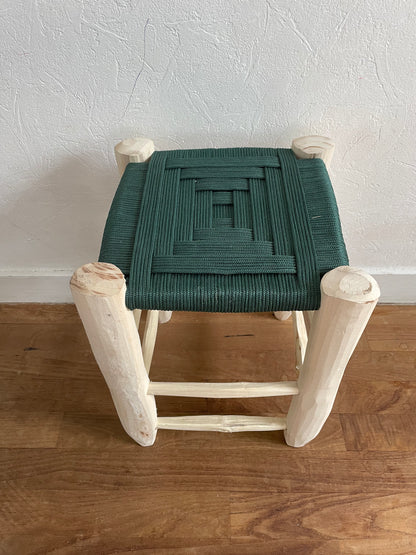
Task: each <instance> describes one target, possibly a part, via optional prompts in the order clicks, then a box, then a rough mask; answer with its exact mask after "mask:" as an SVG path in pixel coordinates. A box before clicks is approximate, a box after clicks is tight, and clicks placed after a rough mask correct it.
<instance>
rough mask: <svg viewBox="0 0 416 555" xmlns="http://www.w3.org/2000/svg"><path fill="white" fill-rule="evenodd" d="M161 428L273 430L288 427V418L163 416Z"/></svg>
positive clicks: (217, 415) (239, 430)
mask: <svg viewBox="0 0 416 555" xmlns="http://www.w3.org/2000/svg"><path fill="white" fill-rule="evenodd" d="M157 426H158V429H160V430H190V431H207V432H228V433H231V432H271V431H276V430H285V429H286V418H285V417H282V416H280V417H278V416H277V417H276V416H241V415H236V414H232V415H228V414H227V415H222V414H210V415H206V414H204V415H197V416H161V417H159V418H158V419H157Z"/></svg>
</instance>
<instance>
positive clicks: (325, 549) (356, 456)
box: [0, 305, 416, 555]
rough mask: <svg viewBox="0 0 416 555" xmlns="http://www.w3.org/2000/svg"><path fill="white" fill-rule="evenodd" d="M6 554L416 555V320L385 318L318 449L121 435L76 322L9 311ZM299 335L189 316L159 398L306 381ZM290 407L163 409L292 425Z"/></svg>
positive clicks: (157, 368)
mask: <svg viewBox="0 0 416 555" xmlns="http://www.w3.org/2000/svg"><path fill="white" fill-rule="evenodd" d="M0 343H1V346H0V372H1V375H0V381H1V383H0V395H1V401H2V402H1V408H0V474H1V476H0V477H1V485H0V536H1V540H0V553H2V554H7V555H10V554H12V555H15V554H16V555H25V554H29V553H30V554H45V553H54V554H61V553H62V554H73V553H87V554H100V555H101V554H113V553H118V554H121V553H123V554H127V553H135V552H144V553H152V554H153V553H166V554H171V553H172V554H179V553H184V554H194V553H196V554H210V555H211V554H214V555H215V554H228V553H230V554H236V555H240V554H246V553H253V554H268V553H273V554H280V553H293V554H296V555H297V554H302V553H305V554H311V553H313V554H330V555H334V554H337V553H342V554H346V553H354V554H356V553H359V554H365V555H370V554H374V555H382V554H389V555H391V554H399V553H400V554H404V553H416V371H415V350H416V307H400V306H395V307H394V306H384V307H378V308H377V309H376V312H375V314H374V315H373V317H372V319H371V321H370V323H369V325H368V327H367V330H366V332H365V336H364V337H363V339H362V340H361V342H360V344H359V346H358V348H357V350H356V352H355V354H354V355H353V358H352V359H351V362H350V364H349V366H348V369H347V372H346V376H345V379H344V381H343V383H342V386H341V389H340V391H339V395H338V398H337V401H336V403H335V407H334V411H333V413H332V415H331V416H330V418H329V420H328V422H327V424H326V425H325V427H324V429H323V431H322V432H321V434H320V435H319V437H318V438H317V439H316V440H314V441H313V442H312V443H310V444H309V445H308V446H306V447H304V448H301V449H293V448H290V447H288V446H286V445H285V443H284V439H283V433H282V432H268V433H264V432H263V433H261V432H259V433H245V434H244V433H243V434H237V433H236V434H219V433H200V432H174V431H165V430H162V431H159V433H158V436H157V440H156V443H155V445H154V446H153V447H146V448H143V447H139V446H138V445H136V444H135V443H134V442H133V441H132V440H130V439H129V437H128V436H127V435H126V434H125V433H124V432H123V430H122V428H121V426H120V424H119V421H118V419H117V416H116V414H115V411H114V408H113V405H112V402H111V399H110V395H109V393H108V390H107V388H106V385H105V383H104V381H103V379H102V377H101V375H100V373H99V370H98V368H97V366H96V364H95V362H94V360H93V358H92V355H91V352H90V350H89V346H88V343H87V340H86V337H85V334H84V331H83V329H82V326H81V323H80V321H79V319H78V316H77V314H76V312H75V309H74V307H73V306H72V305H52V306H50V305H18V306H16V305H15V306H12V305H3V306H1V307H0ZM293 366H294V356H293V349H292V326H291V321H290V320H289V321H286V322H278V321H277V320H275V319H274V318H273V316H272V315H271V314H252V315H251V314H248V315H219V314H217V315H215V314H214V315H208V314H202V315H199V314H184V313H175V314H174V315H173V318H172V320H171V322H170V323H169V324H165V325H164V326H162V327H161V328H160V333H159V337H158V341H157V344H156V354H155V358H154V364H153V367H152V371H151V376H152V378H153V379H155V380H177V381H180V380H194V381H198V380H209V381H222V380H223V381H233V380H240V381H244V380H247V381H250V380H252V381H263V380H264V381H275V380H292V379H295V374H294V372H293V371H292V368H293ZM288 403H289V399H286V398H277V399H272V398H268V399H251V400H248V401H244V402H243V401H242V400H225V401H220V400H215V399H213V400H193V399H174V398H164V399H163V398H160V399H159V403H158V404H159V414H160V415H162V416H163V415H165V416H166V415H171V414H175V415H186V414H197V413H201V414H209V413H214V414H215V413H220V412H224V413H230V414H232V413H234V414H263V415H281V414H284V413H285V411H286V410H287V407H288Z"/></svg>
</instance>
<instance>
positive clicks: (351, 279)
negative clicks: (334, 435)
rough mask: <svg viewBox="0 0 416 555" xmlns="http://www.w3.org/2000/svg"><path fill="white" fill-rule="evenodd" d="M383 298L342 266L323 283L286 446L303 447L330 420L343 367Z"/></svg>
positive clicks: (367, 281)
mask: <svg viewBox="0 0 416 555" xmlns="http://www.w3.org/2000/svg"><path fill="white" fill-rule="evenodd" d="M379 296H380V290H379V287H378V285H377V283H376V281H375V280H374V278H372V277H371V276H370V275H368V274H366V273H364V272H363V271H361V270H357V269H355V268H351V267H349V266H341V267H339V268H335V269H334V270H331V271H330V272H328V273H327V274H325V275H324V277H323V278H322V281H321V308H320V309H319V310H317V311H316V312H315V314H314V317H313V320H312V324H311V329H310V334H309V340H308V345H307V347H306V353H305V359H304V362H303V365H302V367H301V370H300V376H299V380H298V387H299V394H298V395H297V396H296V397H293V399H292V402H291V405H290V408H289V412H288V415H287V429H286V432H285V437H286V442H287V443H288V444H289V445H291V446H292V447H301V446H303V445H305V444H306V443H308V442H309V441H311V440H312V439H313V438H314V437H315V436H316V435H317V434H318V433H319V431H320V430H321V428H322V426H323V425H324V423H325V421H326V419H327V418H328V416H329V414H330V412H331V409H332V406H333V404H334V401H335V396H336V394H337V391H338V387H339V384H340V382H341V379H342V376H343V374H344V370H345V367H346V365H347V363H348V360H349V359H350V357H351V355H352V353H353V351H354V349H355V347H356V345H357V343H358V340H359V339H360V337H361V334H362V332H363V331H364V328H365V326H366V324H367V322H368V320H369V318H370V315H371V313H372V312H373V310H374V307H375V305H376V304H377V300H378V298H379Z"/></svg>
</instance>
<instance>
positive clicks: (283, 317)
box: [273, 310, 292, 320]
mask: <svg viewBox="0 0 416 555" xmlns="http://www.w3.org/2000/svg"><path fill="white" fill-rule="evenodd" d="M273 314H274V317H275V318H276V319H277V320H287V319H288V318H290V315H291V314H292V312H291V311H290V310H289V311H287V310H282V311H280V312H279V311H278V312H273Z"/></svg>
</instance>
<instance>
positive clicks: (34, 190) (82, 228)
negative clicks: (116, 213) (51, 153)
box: [0, 152, 119, 271]
mask: <svg viewBox="0 0 416 555" xmlns="http://www.w3.org/2000/svg"><path fill="white" fill-rule="evenodd" d="M52 163H53V164H52ZM50 165H51V166H52V165H53V167H52V169H51V170H50V171H49V172H46V173H41V172H40V171H39V172H38V173H37V172H36V171H33V170H32V171H31V173H29V172H30V170H27V171H25V172H24V173H21V174H20V175H19V176H18V178H17V179H18V181H19V189H20V192H18V191H17V185H15V186H13V184H9V190H12V194H11V195H10V196H9V199H10V200H9V201H7V199H6V202H5V204H4V206H3V208H2V209H1V211H0V214H1V215H0V218H1V223H0V231H1V234H2V236H3V237H7V238H8V239H7V241H4V242H3V246H2V248H1V250H2V254H1V259H2V263H1V266H2V267H3V268H5V269H10V270H12V271H13V270H21V269H27V270H29V271H30V270H70V271H72V270H73V269H75V268H76V267H78V266H80V265H81V264H84V263H86V262H92V261H95V260H97V257H98V252H99V248H100V242H101V235H102V232H103V229H104V224H105V219H106V216H107V213H108V209H109V207H110V203H111V200H112V198H113V195H114V192H115V190H116V187H117V184H118V181H119V177H118V172H117V166H116V163H115V161H114V163H113V164H112V165H111V164H110V162H109V161H108V160H106V159H105V158H104V156H100V155H97V154H96V153H92V152H91V153H89V154H82V155H74V156H72V157H71V156H67V157H64V158H61V159H59V160H53V161H52V160H51V161H50ZM17 179H16V182H17Z"/></svg>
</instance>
